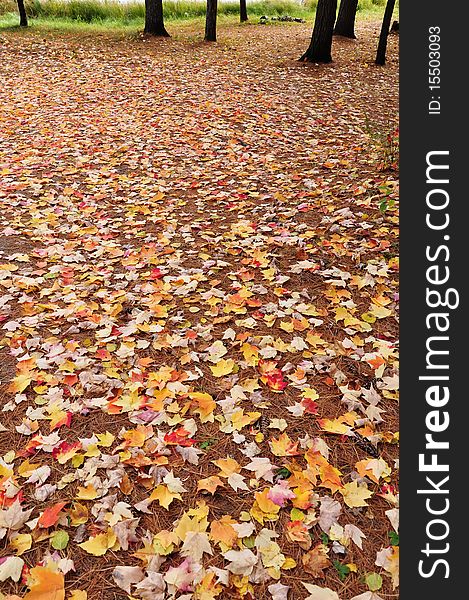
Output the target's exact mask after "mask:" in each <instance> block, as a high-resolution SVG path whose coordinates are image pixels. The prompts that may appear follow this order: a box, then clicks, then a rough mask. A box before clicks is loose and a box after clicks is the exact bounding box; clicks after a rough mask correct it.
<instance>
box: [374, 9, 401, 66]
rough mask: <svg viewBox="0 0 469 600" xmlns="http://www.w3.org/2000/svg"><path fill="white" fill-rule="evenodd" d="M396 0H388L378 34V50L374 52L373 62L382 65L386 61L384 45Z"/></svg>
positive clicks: (386, 40) (386, 41) (385, 45)
mask: <svg viewBox="0 0 469 600" xmlns="http://www.w3.org/2000/svg"><path fill="white" fill-rule="evenodd" d="M395 4H396V0H388V1H387V4H386V10H385V11H384V17H383V24H382V26H381V34H380V36H379V43H378V50H377V52H376V60H375V63H376V64H377V65H384V64H385V62H386V47H387V45H388V35H389V28H390V26H391V19H392V13H393V11H394V5H395Z"/></svg>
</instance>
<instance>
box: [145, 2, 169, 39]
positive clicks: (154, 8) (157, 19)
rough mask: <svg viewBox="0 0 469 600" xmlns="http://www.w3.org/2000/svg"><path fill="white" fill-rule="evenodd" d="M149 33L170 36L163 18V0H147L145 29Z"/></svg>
mask: <svg viewBox="0 0 469 600" xmlns="http://www.w3.org/2000/svg"><path fill="white" fill-rule="evenodd" d="M144 33H146V34H148V35H157V36H161V37H169V33H168V32H167V31H166V29H165V26H164V20H163V0H145V29H144Z"/></svg>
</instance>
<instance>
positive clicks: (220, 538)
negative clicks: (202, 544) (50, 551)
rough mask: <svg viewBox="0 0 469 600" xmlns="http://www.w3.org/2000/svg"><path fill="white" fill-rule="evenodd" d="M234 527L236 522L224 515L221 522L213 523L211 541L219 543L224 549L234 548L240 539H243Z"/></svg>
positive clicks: (211, 525) (211, 524)
mask: <svg viewBox="0 0 469 600" xmlns="http://www.w3.org/2000/svg"><path fill="white" fill-rule="evenodd" d="M233 525H236V521H234V520H233V519H232V518H231V517H230V516H229V515H224V516H223V517H222V518H221V519H220V520H219V521H216V520H214V521H212V522H211V523H210V539H211V540H213V541H214V542H216V543H219V544H220V546H221V547H222V549H225V550H228V549H229V548H232V547H233V545H234V543H235V542H236V540H237V539H238V537H241V536H239V532H237V531H236V529H235V528H234V527H233Z"/></svg>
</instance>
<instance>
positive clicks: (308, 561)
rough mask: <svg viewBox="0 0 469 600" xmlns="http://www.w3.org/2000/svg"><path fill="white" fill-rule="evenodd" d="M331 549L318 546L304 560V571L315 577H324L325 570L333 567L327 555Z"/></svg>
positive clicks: (322, 545)
mask: <svg viewBox="0 0 469 600" xmlns="http://www.w3.org/2000/svg"><path fill="white" fill-rule="evenodd" d="M328 552H329V549H328V548H327V546H325V545H324V544H318V545H317V546H315V547H314V548H313V549H312V550H310V551H309V552H308V553H307V554H305V555H304V556H303V558H302V562H303V567H304V570H305V571H306V572H307V573H310V574H311V575H312V576H313V577H324V572H323V571H324V569H327V567H330V566H331V564H332V563H331V561H330V560H329V558H328V556H327V554H328Z"/></svg>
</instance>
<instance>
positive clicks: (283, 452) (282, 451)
mask: <svg viewBox="0 0 469 600" xmlns="http://www.w3.org/2000/svg"><path fill="white" fill-rule="evenodd" d="M269 445H270V449H271V450H272V454H273V455H274V456H295V455H297V454H299V452H298V442H295V443H293V442H292V441H291V439H290V438H289V437H288V435H287V434H286V433H282V435H281V436H280V437H279V438H278V439H275V438H274V439H273V440H271V441H270V442H269Z"/></svg>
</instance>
